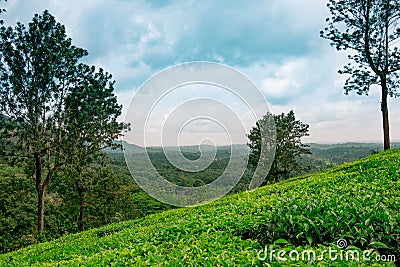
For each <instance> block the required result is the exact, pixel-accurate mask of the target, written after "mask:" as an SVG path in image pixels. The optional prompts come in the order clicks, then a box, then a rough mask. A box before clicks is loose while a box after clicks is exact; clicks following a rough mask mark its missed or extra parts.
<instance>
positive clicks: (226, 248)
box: [0, 149, 400, 266]
mask: <svg viewBox="0 0 400 267" xmlns="http://www.w3.org/2000/svg"><path fill="white" fill-rule="evenodd" d="M399 180H400V150H398V149H397V150H391V151H386V152H382V153H379V154H376V155H373V156H369V157H367V158H363V159H361V160H358V161H356V162H353V163H348V164H344V165H340V166H337V167H334V168H332V169H328V170H326V171H324V172H320V173H317V174H313V175H307V176H302V177H297V178H293V179H290V180H287V181H284V182H280V183H278V184H274V185H269V186H265V187H262V188H259V189H258V190H256V191H254V192H250V193H249V192H243V193H240V194H236V195H232V196H228V197H225V198H222V199H220V200H218V201H215V202H213V203H211V204H207V205H204V206H198V207H191V208H182V209H174V210H169V211H166V212H162V213H159V214H154V215H150V216H147V217H145V218H141V219H138V220H133V221H127V222H123V223H118V224H112V225H109V226H106V227H102V228H98V229H92V230H89V231H86V232H83V233H81V234H75V235H69V236H65V237H63V238H60V239H58V240H55V241H53V242H49V243H43V244H38V245H33V246H30V247H27V248H24V249H21V250H19V251H15V252H12V253H8V254H3V255H0V265H1V266H27V265H33V266H53V265H59V266H65V265H68V266H99V265H100V266H110V265H111V266H119V265H128V266H146V265H147V266H240V265H242V266H250V265H256V266H266V265H267V263H269V264H272V266H282V265H285V264H286V265H290V264H297V265H296V266H298V265H299V264H300V265H306V264H307V261H308V260H307V259H306V260H304V261H303V260H302V259H301V257H300V258H299V260H298V261H297V260H296V259H295V260H294V261H291V260H288V255H289V253H291V252H293V250H294V251H295V253H292V254H290V255H292V256H293V255H294V257H295V255H296V253H300V255H301V253H303V252H305V250H309V251H310V250H313V251H315V253H316V255H317V257H319V256H320V255H324V257H323V258H322V257H320V258H317V259H314V260H312V259H310V262H314V263H320V264H321V265H323V266H328V265H329V266H358V265H359V264H360V262H356V261H347V260H346V257H345V256H344V255H348V254H346V253H347V252H351V253H353V255H354V254H356V252H359V253H361V250H362V251H365V250H367V249H370V250H369V251H367V252H368V253H367V254H368V255H367V256H368V258H370V259H371V261H363V262H362V263H361V264H362V266H365V265H374V264H375V266H381V264H382V263H377V262H374V260H375V259H376V257H377V255H378V253H381V255H382V256H381V257H382V259H383V258H384V256H383V255H385V259H389V258H390V259H393V258H392V257H389V256H390V255H395V256H396V258H397V259H399V257H400V245H399V240H400V239H399V235H400V214H399V210H400V183H399ZM339 239H343V240H341V242H340V243H338V244H337V241H338V240H339ZM343 242H347V244H348V246H347V248H346V249H347V250H340V249H339V248H338V245H340V246H341V245H342V244H343ZM270 245H271V246H272V247H271V246H270ZM264 248H267V249H268V251H267V252H268V253H264ZM272 248H273V249H274V253H275V254H274V256H277V254H278V251H279V250H280V249H282V251H285V252H283V253H286V254H285V255H286V260H287V261H281V262H278V259H277V258H276V257H275V258H274V257H273V258H272V260H271V259H270V258H269V255H270V254H272V253H271V252H272V250H271V249H272ZM329 249H335V250H337V254H335V255H336V256H337V257H336V260H334V261H331V260H330V258H329V257H328V256H327V255H326V254H323V253H324V252H323V251H324V250H329ZM260 250H261V251H260ZM306 252H307V251H306ZM258 254H259V256H260V255H261V259H260V258H259V257H258ZM263 254H266V255H265V258H266V259H262V256H263ZM280 255H281V256H282V255H283V254H280ZM340 255H341V256H340ZM360 255H362V254H360ZM267 256H268V257H267ZM331 259H332V258H331ZM361 260H362V259H361ZM387 264H388V265H389V266H394V264H393V263H387Z"/></svg>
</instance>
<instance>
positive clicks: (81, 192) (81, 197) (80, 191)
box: [76, 180, 86, 232]
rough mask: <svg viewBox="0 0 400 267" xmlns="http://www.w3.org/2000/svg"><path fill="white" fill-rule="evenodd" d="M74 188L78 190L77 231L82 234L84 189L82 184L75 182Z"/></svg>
mask: <svg viewBox="0 0 400 267" xmlns="http://www.w3.org/2000/svg"><path fill="white" fill-rule="evenodd" d="M76 188H77V190H78V195H79V231H81V232H83V231H84V230H85V224H84V220H85V199H84V194H85V191H86V190H85V188H84V186H83V185H82V183H81V182H80V181H79V180H77V181H76Z"/></svg>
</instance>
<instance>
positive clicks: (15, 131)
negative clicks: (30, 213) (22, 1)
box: [0, 11, 128, 233]
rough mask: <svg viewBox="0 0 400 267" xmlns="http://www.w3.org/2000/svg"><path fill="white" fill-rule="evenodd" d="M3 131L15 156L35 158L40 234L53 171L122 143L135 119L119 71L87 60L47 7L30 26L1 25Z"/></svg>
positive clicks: (0, 76)
mask: <svg viewBox="0 0 400 267" xmlns="http://www.w3.org/2000/svg"><path fill="white" fill-rule="evenodd" d="M0 53H1V61H0V67H1V68H0V71H1V72H0V112H1V114H3V115H6V116H7V117H8V119H7V120H6V121H5V127H4V129H3V130H2V131H3V132H2V136H3V137H5V138H8V139H12V140H14V143H15V148H16V149H15V151H14V152H15V153H14V154H13V156H19V157H21V156H22V157H26V158H28V159H29V160H31V161H32V166H33V168H32V171H31V175H32V176H34V177H35V179H34V180H35V186H36V191H37V193H38V232H39V233H41V232H43V229H44V216H43V214H44V213H43V212H44V194H45V191H46V188H47V187H48V185H49V183H50V181H51V179H52V177H53V175H54V174H55V173H57V172H59V171H61V170H63V169H64V168H65V167H67V166H74V165H76V164H75V163H76V159H77V158H82V159H89V158H91V157H92V156H93V155H95V154H96V153H98V152H99V151H100V149H102V148H104V147H107V146H112V147H115V146H116V144H114V143H113V140H114V139H116V138H118V137H119V136H121V134H122V131H123V130H125V129H127V128H128V125H126V124H125V123H121V122H118V121H117V118H118V116H119V115H120V114H121V109H122V107H121V106H120V105H119V104H118V103H117V99H116V96H115V95H114V92H113V91H114V81H113V80H112V76H111V75H110V74H109V73H107V72H105V71H104V70H102V69H99V70H97V69H96V68H95V67H94V66H87V65H85V64H83V63H80V62H79V60H80V59H81V58H82V57H84V56H86V55H87V54H88V52H87V51H86V50H84V49H82V48H78V47H76V46H74V45H73V44H72V40H71V39H70V38H68V37H67V36H66V32H65V27H64V26H63V25H61V24H60V23H58V22H56V20H55V18H54V17H53V16H52V15H51V14H50V13H49V12H48V11H44V13H43V14H42V15H38V14H36V15H35V16H34V18H33V19H32V21H31V22H30V23H29V25H28V27H26V26H25V25H23V24H21V23H17V25H16V26H15V27H14V28H12V27H8V28H6V27H4V26H3V27H2V28H1V30H0Z"/></svg>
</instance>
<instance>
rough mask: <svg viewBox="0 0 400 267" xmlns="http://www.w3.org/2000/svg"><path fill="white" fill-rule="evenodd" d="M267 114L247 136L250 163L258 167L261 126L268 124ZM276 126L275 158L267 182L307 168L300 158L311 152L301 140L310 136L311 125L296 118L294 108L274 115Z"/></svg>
mask: <svg viewBox="0 0 400 267" xmlns="http://www.w3.org/2000/svg"><path fill="white" fill-rule="evenodd" d="M267 116H269V114H267V115H266V116H265V117H264V118H262V119H261V120H259V121H258V122H257V123H256V126H255V127H253V128H252V129H251V130H250V134H249V135H248V136H247V137H248V139H249V143H248V146H249V147H250V149H251V154H250V156H249V164H250V165H251V166H253V167H256V166H257V164H258V163H259V160H260V153H261V149H262V145H261V131H260V129H261V127H262V125H263V124H266V123H267V122H266V118H267ZM273 119H274V121H275V128H276V149H275V158H274V161H273V163H272V166H271V170H270V172H269V174H268V176H267V179H266V182H277V181H280V180H285V179H288V178H289V177H291V176H293V175H296V174H299V173H301V172H302V171H304V170H306V168H305V167H304V166H302V165H301V163H300V162H299V161H298V159H299V158H300V157H301V156H302V155H305V154H310V150H309V149H308V148H307V147H308V145H305V144H303V143H302V142H301V138H302V137H304V136H308V135H309V134H308V132H309V126H308V124H305V123H303V122H301V121H299V120H296V118H295V115H294V112H293V110H291V111H290V112H289V113H288V114H284V113H282V114H279V115H273Z"/></svg>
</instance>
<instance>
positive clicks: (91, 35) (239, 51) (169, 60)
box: [2, 0, 400, 145]
mask: <svg viewBox="0 0 400 267" xmlns="http://www.w3.org/2000/svg"><path fill="white" fill-rule="evenodd" d="M233 3H235V4H234V5H233ZM2 5H3V6H4V7H5V8H6V9H7V13H6V14H4V15H3V18H4V20H5V22H6V24H11V25H14V24H15V23H16V22H17V21H21V22H23V23H27V22H28V21H29V20H30V19H31V18H32V16H33V14H35V13H41V12H43V10H45V9H47V10H49V11H50V13H52V14H53V15H54V16H55V17H56V19H57V20H58V21H59V22H61V23H62V24H64V25H65V26H66V28H67V33H68V35H69V36H70V37H71V38H72V40H73V42H74V44H75V45H77V46H80V47H83V48H85V49H87V50H88V51H89V56H88V57H86V58H85V59H84V61H85V62H86V63H89V64H94V65H96V66H98V67H102V68H104V69H106V70H107V71H109V72H110V73H112V74H113V77H114V79H115V80H116V81H117V83H116V93H117V95H118V99H119V102H120V103H121V104H123V105H124V111H125V112H126V110H127V107H128V105H129V103H130V101H131V99H132V97H133V95H134V94H135V92H137V90H138V88H139V87H140V86H141V85H142V84H143V83H144V82H145V81H146V80H147V79H149V78H150V77H151V76H152V75H154V74H155V73H157V72H159V71H161V70H163V69H165V68H166V67H170V66H173V65H175V64H179V63H184V62H190V61H211V62H216V63H222V64H226V65H228V66H231V67H233V68H235V69H237V70H239V71H240V72H242V73H243V74H244V75H246V76H247V77H249V78H250V79H251V80H252V81H253V82H254V83H255V84H256V85H257V86H258V88H259V89H260V90H261V91H262V93H263V94H264V97H265V98H266V100H267V101H268V102H269V104H270V107H271V110H272V112H274V113H280V112H288V111H289V110H291V109H293V110H294V112H295V114H296V117H297V118H298V119H300V120H301V121H303V122H305V123H308V124H309V125H310V136H309V137H307V138H305V139H304V141H306V142H344V141H371V140H381V139H382V131H381V129H382V126H381V114H380V99H379V88H373V89H372V90H371V92H370V95H369V96H358V95H356V94H353V93H352V94H350V95H348V96H345V95H344V91H343V89H342V87H343V84H344V81H345V77H343V76H341V75H339V74H338V73H337V71H338V69H340V68H341V67H342V66H343V65H345V64H346V61H347V60H346V55H345V54H343V53H338V52H336V50H335V49H334V48H332V47H330V45H329V41H327V40H324V39H321V38H320V37H319V31H320V30H321V29H322V28H323V27H324V26H325V24H324V23H325V18H326V17H327V16H328V15H329V14H328V11H327V9H326V7H325V5H326V1H321V0H264V1H262V0H260V1H258V0H255V1H234V2H233V1H228V0H226V1H225V0H213V1H211V0H203V1H195V0H186V1H184V0H182V1H168V0H165V1H162V0H155V1H139V0H132V1H129V0H85V1H78V0H71V1H62V0H30V1H26V0H8V2H6V3H2ZM199 90H200V89H199ZM205 91H207V90H205ZM193 92H194V89H193V88H190V90H187V91H186V93H185V94H184V95H185V96H187V97H188V98H190V97H191V94H195V93H193ZM171 97H172V96H171ZM399 101H400V99H390V101H389V111H390V122H391V125H390V126H391V137H392V139H393V140H400V105H399ZM194 105H196V103H194ZM193 107H194V106H193V105H192V106H191V108H192V109H193ZM199 110H201V108H200V106H199ZM161 115H162V116H164V118H165V114H160V116H161ZM162 116H161V117H162ZM208 123H210V121H209V122H208ZM211 123H213V122H211ZM197 124H198V126H199V127H202V128H201V129H202V130H201V132H207V129H208V126H207V123H206V122H205V121H204V118H202V119H200V120H199V121H197ZM195 126H196V124H193V125H192V129H191V131H189V130H187V131H186V132H192V133H193V132H196V127H195ZM214 126H215V125H214ZM218 127H219V126H218ZM218 127H214V128H218ZM132 128H135V125H134V124H133V125H132ZM209 128H210V129H211V130H210V132H212V131H215V129H214V130H213V129H212V128H213V127H209ZM219 128H221V129H222V128H223V127H219ZM187 137H188V136H186V137H185V142H184V143H185V144H189V143H191V141H190V140H191V139H190V138H187ZM202 138H203V137H202ZM128 140H129V139H128ZM149 140H150V141H149V143H148V145H158V141H157V139H154V140H151V138H149ZM193 140H195V141H193V143H196V142H198V139H193ZM130 141H132V142H135V143H138V144H143V143H142V142H141V140H136V139H135V137H132V139H130ZM242 141H244V142H245V138H243V139H242ZM214 142H216V143H220V144H222V143H224V141H221V142H220V141H219V140H216V141H215V140H214ZM234 142H241V141H240V140H239V141H235V140H234Z"/></svg>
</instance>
